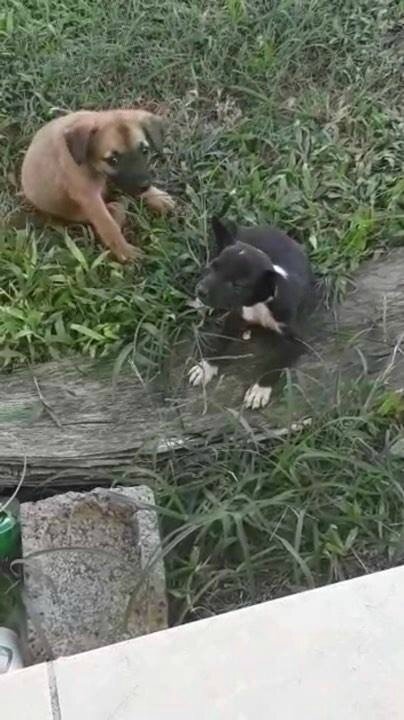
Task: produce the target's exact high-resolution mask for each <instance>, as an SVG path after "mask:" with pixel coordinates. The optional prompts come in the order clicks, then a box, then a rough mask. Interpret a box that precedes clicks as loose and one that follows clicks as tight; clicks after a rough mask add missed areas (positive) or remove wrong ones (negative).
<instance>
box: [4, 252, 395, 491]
mask: <svg viewBox="0 0 404 720" xmlns="http://www.w3.org/2000/svg"><path fill="white" fill-rule="evenodd" d="M309 325H310V326H311V333H310V341H309V345H310V349H309V350H307V352H306V354H305V356H304V357H303V358H302V359H301V361H300V363H299V365H298V367H297V369H295V370H294V371H293V372H292V373H291V374H290V378H289V380H290V382H289V384H288V392H286V393H285V392H283V393H280V394H279V395H278V397H277V396H276V394H275V399H274V401H273V402H272V403H271V405H270V406H269V407H268V408H267V409H266V410H265V411H264V412H262V413H252V412H242V410H241V408H242V406H241V401H242V397H243V393H244V391H245V389H246V381H247V379H248V378H250V379H251V378H252V377H253V370H252V366H253V358H252V354H253V353H251V351H250V348H247V350H246V352H245V358H244V360H243V359H240V358H239V359H238V360H237V361H234V362H232V363H229V374H228V375H227V376H226V377H225V378H224V379H223V378H221V379H219V380H218V381H217V383H216V384H215V383H213V385H212V387H211V386H208V388H207V389H206V391H203V390H195V389H191V388H189V387H188V386H187V383H186V368H187V358H188V361H189V354H190V353H189V348H190V345H189V343H188V342H186V343H184V345H183V346H180V347H179V349H178V348H177V351H176V354H175V358H174V356H173V358H174V359H173V360H172V362H171V365H170V367H169V369H168V372H167V377H165V378H164V382H163V380H162V379H160V381H159V383H152V384H150V385H147V386H145V385H144V384H142V382H140V381H139V379H138V377H137V376H136V374H135V373H134V372H129V371H125V374H121V375H120V376H119V377H118V379H117V381H116V383H114V382H113V378H112V368H111V366H108V365H104V366H101V365H99V364H94V363H91V362H87V361H86V362H85V361H83V360H82V359H80V358H78V359H75V360H74V361H72V360H68V361H64V362H62V363H48V364H44V365H40V366H38V367H35V368H34V369H32V370H22V371H17V372H14V373H13V374H12V375H3V376H1V377H0V486H4V487H6V486H13V485H15V484H16V483H17V481H18V478H19V477H20V474H21V469H22V467H23V464H24V459H26V462H27V471H26V476H25V480H24V484H25V485H28V486H29V485H35V486H40V485H42V484H43V483H46V484H49V485H51V486H55V487H56V486H64V487H66V486H68V487H73V486H86V485H98V484H104V483H106V484H109V483H111V482H113V481H114V480H122V478H124V479H125V476H128V478H129V477H130V479H131V480H132V481H133V480H134V481H135V482H136V481H138V482H145V477H144V474H145V472H147V468H149V467H150V463H154V462H155V459H156V456H161V454H162V453H163V454H164V453H166V452H171V451H172V450H175V449H183V450H184V449H186V448H189V447H195V446H198V445H204V444H206V443H209V442H214V440H215V439H217V438H218V437H221V436H223V434H226V433H230V434H231V435H232V436H233V438H234V440H235V441H236V440H237V442H239V441H242V439H243V441H245V442H248V441H251V440H252V433H254V432H255V431H258V430H259V432H260V434H261V435H262V434H263V435H266V436H268V437H273V436H274V435H277V434H278V432H279V431H280V432H283V429H284V428H285V427H288V426H290V424H291V423H292V422H293V421H296V420H298V419H300V418H302V417H307V416H308V415H312V414H313V413H315V412H317V411H318V409H319V408H320V407H322V406H324V404H326V405H329V404H330V403H332V402H335V398H336V396H337V394H338V392H340V387H341V380H342V381H346V380H350V379H357V378H360V377H362V376H366V377H368V378H376V377H378V378H380V377H381V378H382V380H383V381H384V382H386V383H388V384H389V385H390V386H391V387H393V388H396V389H401V388H402V387H404V361H403V354H402V351H401V345H402V344H403V339H404V248H397V249H394V250H392V251H391V252H390V253H389V254H388V255H384V256H382V257H379V258H378V259H374V260H371V261H369V262H366V263H364V264H363V266H362V267H361V269H360V271H359V272H358V273H357V275H356V277H355V278H354V280H353V283H352V287H351V289H350V290H349V293H348V295H347V298H346V300H345V301H344V302H343V303H342V304H341V305H340V306H339V307H338V308H336V309H334V310H333V311H330V310H329V311H327V310H321V311H319V312H316V313H315V315H314V316H313V318H312V320H310V322H309ZM188 366H189V364H188ZM247 384H248V383H247ZM146 482H147V479H146Z"/></svg>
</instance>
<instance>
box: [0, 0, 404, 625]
mask: <svg viewBox="0 0 404 720" xmlns="http://www.w3.org/2000/svg"><path fill="white" fill-rule="evenodd" d="M403 27H404V4H403V3H402V2H399V1H398V0H395V1H393V0H391V1H389V0H375V1H374V2H372V3H369V2H368V0H345V2H342V3H336V2H331V0H308V1H307V2H301V0H278V1H277V2H268V0H262V1H261V0H250V1H249V2H245V0H220V1H219V0H207V1H206V2H203V3H201V2H197V1H196V0H187V1H185V0H183V1H182V2H181V1H177V0H167V1H166V2H164V3H162V2H159V0H142V2H138V0H133V2H128V1H127V0H116V1H115V2H110V3H97V2H94V1H93V0H78V2H74V3H72V2H67V0H64V1H63V0H24V2H22V1H20V0H11V1H10V2H9V3H8V6H7V9H4V10H1V11H0V54H1V55H0V62H1V66H2V69H3V71H2V73H1V76H0V92H1V99H2V102H1V113H0V143H1V154H0V162H1V178H0V211H1V215H2V217H3V218H4V223H2V225H1V228H0V363H1V366H2V368H3V370H4V371H5V372H10V371H12V370H13V368H15V367H17V366H20V365H26V364H30V363H34V362H40V361H44V360H47V359H50V358H56V359H57V358H58V357H66V355H68V354H69V353H72V354H73V353H81V354H83V355H87V356H88V355H90V356H92V357H106V356H109V357H117V358H118V357H119V358H121V360H122V362H123V361H124V360H125V359H127V358H129V357H130V358H131V360H132V361H133V362H134V363H135V364H136V367H137V368H138V370H139V371H140V372H141V373H144V374H147V373H149V372H152V373H155V372H157V371H158V369H159V367H160V363H161V360H162V357H163V355H164V354H165V353H166V352H167V350H168V348H169V347H170V344H171V343H172V342H173V338H174V337H175V335H176V333H177V332H180V331H182V330H183V329H184V328H186V327H189V326H190V325H191V324H192V315H191V314H190V312H189V310H188V309H187V304H186V301H187V298H188V297H189V296H190V295H192V288H193V285H194V282H195V278H196V277H197V276H198V274H199V272H200V268H201V266H202V265H203V263H204V261H205V258H206V252H207V244H208V230H207V228H208V218H209V215H210V214H212V213H214V212H220V210H221V209H222V208H223V206H225V205H229V210H228V212H229V215H230V216H232V217H233V218H234V219H237V220H239V221H243V222H246V223H250V222H251V223H252V222H255V221H271V222H273V223H275V224H278V225H280V226H281V227H283V228H285V229H287V230H289V231H290V232H291V234H292V235H294V236H295V237H297V238H298V239H299V240H301V241H302V242H303V243H304V244H305V245H306V247H307V250H308V251H309V252H310V255H311V258H312V261H313V263H314V265H315V267H316V270H317V272H318V273H319V274H320V275H322V276H323V278H324V281H325V283H326V286H327V288H328V290H329V297H330V298H333V297H334V296H335V294H338V293H342V292H344V289H345V287H346V283H347V278H348V277H349V274H350V273H351V272H352V271H353V270H354V269H355V268H356V267H357V266H358V264H359V263H360V262H361V261H362V260H363V258H365V257H367V256H369V255H371V254H372V253H373V252H374V251H375V250H379V249H385V248H389V247H391V246H392V245H394V244H401V243H402V238H403V236H404V235H403V233H404V223H403V219H404V214H403V211H402V207H401V197H402V189H403V179H402V168H403V166H404V125H403V121H402V104H403V100H402V79H401V78H402V67H403V60H404V51H403V43H402V33H403V30H402V28H403ZM135 101H136V102H139V101H145V102H151V101H153V102H156V103H157V104H158V105H160V107H161V109H166V110H167V111H168V112H169V117H170V124H171V133H170V137H169V139H168V148H169V153H168V154H167V156H166V159H165V161H164V162H163V163H159V164H158V165H157V166H156V168H157V169H158V173H159V177H160V180H161V183H160V184H161V185H162V186H164V187H166V188H167V189H169V190H170V191H172V192H174V193H176V194H177V195H178V201H179V210H178V212H177V213H176V214H175V215H174V216H173V217H171V218H167V219H158V218H155V217H152V216H151V215H150V214H149V213H148V211H147V210H145V209H144V208H141V207H139V206H137V205H136V204H135V203H134V202H131V203H130V205H129V213H130V229H129V231H128V232H129V234H130V235H131V236H132V237H136V239H137V241H138V242H140V243H141V244H142V246H143V247H144V249H145V251H146V261H145V263H144V266H143V267H142V268H139V269H134V268H122V267H121V266H118V265H117V264H116V263H113V262H111V260H110V258H109V257H108V256H106V255H101V246H100V245H99V244H98V243H97V241H96V240H95V239H94V237H93V235H92V233H91V231H89V230H88V229H85V228H78V229H74V231H73V230H72V231H70V230H69V231H66V229H61V228H58V227H51V226H49V225H48V226H43V227H41V226H40V225H39V226H38V224H37V223H36V222H35V223H34V222H33V221H32V220H31V219H29V218H25V216H22V218H23V219H22V220H21V206H20V201H19V199H18V197H17V190H18V172H19V167H20V164H21V160H22V156H23V152H24V149H25V148H26V147H27V144H28V143H29V140H30V137H31V136H32V133H33V132H34V131H35V130H36V129H37V128H38V127H39V126H40V124H41V123H43V122H44V121H46V120H48V119H50V118H52V117H54V116H55V114H57V113H58V112H60V111H65V110H73V109H78V108H80V107H87V108H94V109H98V108H101V107H114V106H120V105H130V104H131V103H133V102H135ZM17 215H18V221H17V219H16V218H17ZM361 392H362V391H361ZM361 392H359V391H358V393H359V394H358V396H357V397H356V396H355V398H354V397H353V396H352V395H351V396H350V401H349V403H348V404H347V405H346V406H344V407H338V408H331V409H330V410H329V413H328V414H327V416H326V417H324V416H323V417H319V418H316V419H315V421H314V424H313V426H312V428H311V429H309V430H306V431H304V432H302V433H301V434H299V435H297V436H295V437H294V438H291V439H289V440H287V441H284V442H282V443H281V444H279V445H278V446H277V447H275V448H273V449H272V451H271V452H269V450H268V448H265V447H261V446H260V445H259V444H258V445H257V446H256V447H255V448H254V450H251V448H250V449H245V448H232V447H229V446H226V447H221V448H219V449H218V448H216V449H215V455H214V457H213V456H210V455H209V456H208V455H206V454H203V455H200V454H199V455H195V456H192V457H189V458H188V459H187V461H186V462H185V463H184V461H183V460H181V461H180V462H179V461H177V460H175V459H173V462H172V463H171V464H170V465H168V466H167V467H166V468H165V470H163V471H161V473H159V475H158V477H156V493H157V499H158V503H159V505H160V507H161V515H162V524H163V529H164V532H165V535H166V538H167V558H166V560H167V567H168V569H169V583H170V589H171V592H172V597H173V599H174V600H175V602H174V603H173V607H175V616H176V618H177V619H178V618H179V619H183V618H185V617H195V616H200V615H201V614H204V613H207V612H216V611H218V610H220V609H225V608H226V609H227V608H229V607H235V606H237V605H239V604H242V603H244V602H251V601H252V600H254V599H262V598H264V597H269V596H273V595H276V594H278V593H281V592H289V591H292V590H295V589H300V588H301V587H307V586H313V585H315V584H318V583H321V582H327V581H332V580H337V579H341V578H342V577H345V576H349V575H351V574H354V573H357V572H367V571H369V570H372V569H374V568H377V567H379V566H385V565H386V564H388V563H391V562H398V561H399V560H400V553H401V550H400V548H401V542H402V541H401V536H402V531H403V524H402V523H403V518H402V514H403V513H402V506H403V492H404V491H403V487H402V482H403V480H402V478H403V472H402V470H403V467H402V461H400V460H397V459H395V460H392V459H391V458H390V457H389V455H388V454H387V453H385V447H386V434H387V433H389V437H390V438H391V435H392V433H394V432H398V428H399V426H400V421H401V418H400V413H399V412H398V411H397V408H396V407H395V406H394V404H393V406H392V407H391V410H389V412H387V413H386V411H385V405H383V402H384V400H383V398H379V397H377V398H376V399H375V401H374V402H373V403H372V404H371V406H370V407H367V409H366V412H365V411H364V410H363V402H362V400H363V398H362V395H361ZM363 392H365V393H366V392H367V389H366V388H365V389H363ZM380 408H384V410H383V411H381V410H380Z"/></svg>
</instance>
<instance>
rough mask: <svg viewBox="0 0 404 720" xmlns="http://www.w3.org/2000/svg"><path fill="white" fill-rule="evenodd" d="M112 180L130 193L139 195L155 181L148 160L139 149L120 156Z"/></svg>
mask: <svg viewBox="0 0 404 720" xmlns="http://www.w3.org/2000/svg"><path fill="white" fill-rule="evenodd" d="M111 180H112V182H113V183H114V184H115V185H116V186H117V187H118V188H119V189H120V190H122V191H123V192H125V193H128V194H129V195H133V194H135V195H139V194H141V193H143V192H145V191H146V190H148V189H149V187H150V186H151V184H152V182H153V178H152V175H151V172H150V170H149V167H148V164H147V161H146V160H145V158H144V157H143V156H142V154H141V153H139V151H138V150H132V151H130V152H127V153H125V154H123V155H121V156H120V158H119V161H118V164H117V166H116V168H115V172H114V174H113V175H112V176H111Z"/></svg>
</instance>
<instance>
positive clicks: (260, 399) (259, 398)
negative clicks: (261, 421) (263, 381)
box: [244, 383, 272, 410]
mask: <svg viewBox="0 0 404 720" xmlns="http://www.w3.org/2000/svg"><path fill="white" fill-rule="evenodd" d="M271 395H272V388H271V387H263V386H262V385H260V384H259V383H255V384H254V385H251V387H249V388H248V390H247V392H246V394H245V395H244V405H245V407H247V408H250V409H251V410H258V409H259V408H264V407H266V406H267V405H268V403H269V401H270V399H271Z"/></svg>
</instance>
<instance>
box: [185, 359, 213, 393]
mask: <svg viewBox="0 0 404 720" xmlns="http://www.w3.org/2000/svg"><path fill="white" fill-rule="evenodd" d="M217 373H218V367H217V365H211V363H210V362H208V361H207V360H201V362H200V363H198V364H197V365H194V366H193V367H192V368H191V369H190V371H189V375H188V380H189V384H190V385H194V386H195V387H196V386H197V385H203V387H205V385H207V384H208V383H209V382H210V381H211V380H212V378H214V377H215V375H217Z"/></svg>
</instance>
